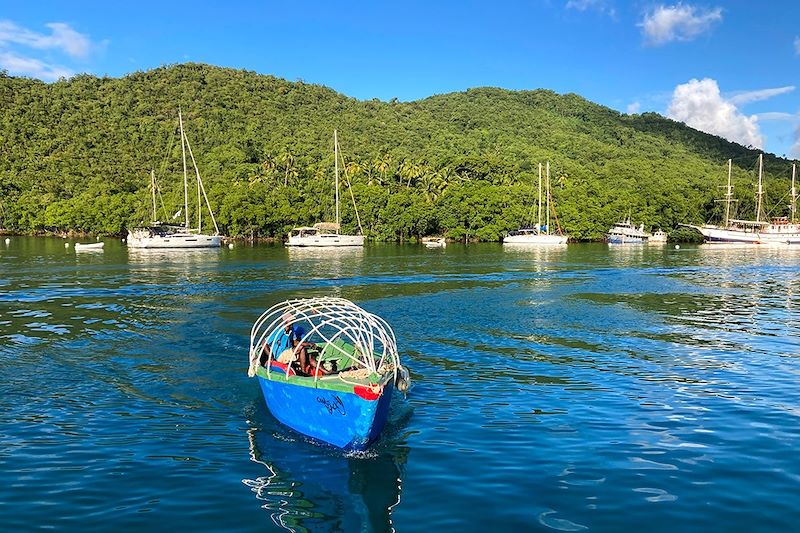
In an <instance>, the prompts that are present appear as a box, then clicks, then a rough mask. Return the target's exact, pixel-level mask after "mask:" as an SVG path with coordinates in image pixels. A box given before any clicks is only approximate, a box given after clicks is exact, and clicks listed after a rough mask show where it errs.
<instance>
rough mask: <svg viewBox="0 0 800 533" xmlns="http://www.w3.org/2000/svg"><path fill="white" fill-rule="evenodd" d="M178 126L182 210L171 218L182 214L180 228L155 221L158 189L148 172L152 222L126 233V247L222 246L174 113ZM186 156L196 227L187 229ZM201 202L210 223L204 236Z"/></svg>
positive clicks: (153, 177) (179, 114) (190, 151)
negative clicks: (191, 170)
mask: <svg viewBox="0 0 800 533" xmlns="http://www.w3.org/2000/svg"><path fill="white" fill-rule="evenodd" d="M178 127H179V131H180V138H181V153H182V159H183V199H184V204H183V209H182V210H180V211H178V212H177V213H176V214H175V216H174V217H173V218H176V217H178V216H180V214H181V211H182V212H183V214H184V224H183V226H180V225H177V224H171V223H169V222H160V221H158V220H157V219H158V210H157V208H156V196H157V194H158V187H157V185H156V178H155V172H151V173H150V188H151V194H152V200H153V222H151V223H150V225H148V226H145V227H141V228H135V229H132V230H131V231H129V232H128V239H127V244H128V247H129V248H145V249H173V248H174V249H187V248H219V247H220V245H221V243H222V237H221V236H220V235H219V226H217V220H216V218H215V217H214V212H213V211H212V210H211V204H210V203H209V201H208V196H207V195H206V189H205V187H204V186H203V180H202V178H201V177H200V170H199V169H198V168H197V162H196V161H195V159H194V153H193V152H192V147H191V145H190V144H189V138H188V137H187V136H186V132H185V131H184V129H183V116H182V115H181V112H180V110H179V111H178ZM187 152H188V153H189V156H190V157H191V160H192V164H193V165H194V172H195V176H196V181H197V209H196V211H197V228H190V227H189V218H190V217H189V180H188V174H187V167H186V153H187ZM201 196H202V199H205V205H206V207H207V208H208V213H209V214H210V215H211V222H212V223H213V224H214V234H213V235H207V234H204V233H203V231H202V228H203V217H202V211H203V210H202V202H201ZM162 204H163V200H162Z"/></svg>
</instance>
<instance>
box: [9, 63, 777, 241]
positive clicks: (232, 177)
mask: <svg viewBox="0 0 800 533" xmlns="http://www.w3.org/2000/svg"><path fill="white" fill-rule="evenodd" d="M179 105H180V106H181V108H182V109H183V116H184V122H185V125H186V131H187V136H188V138H189V140H190V142H191V143H192V149H193V152H194V155H195V157H196V158H197V161H198V166H199V169H200V172H201V174H202V176H203V181H204V183H205V187H206V190H207V191H208V195H209V198H210V202H211V205H212V207H213V208H214V211H215V213H216V215H217V219H218V222H219V224H220V228H221V231H222V232H223V233H224V234H226V235H230V236H258V237H270V236H280V235H281V234H283V233H285V232H286V231H287V230H288V229H289V228H291V227H292V226H295V225H301V224H308V223H313V222H316V221H320V220H323V219H327V220H330V219H332V216H333V161H334V158H333V141H332V132H333V130H334V128H336V129H338V131H339V139H340V145H341V149H342V152H343V156H344V158H345V160H346V161H347V178H346V179H349V180H350V182H351V183H352V190H353V193H354V195H355V198H356V202H357V206H358V210H359V214H360V215H361V219H362V222H363V224H364V229H365V231H366V232H367V234H368V235H369V236H370V237H371V238H374V239H379V240H393V239H403V238H409V237H413V236H418V235H426V234H434V233H446V234H447V235H448V236H450V237H452V238H458V239H463V238H467V239H482V240H497V239H499V238H500V237H501V236H502V235H503V233H504V232H506V231H508V230H510V229H514V228H516V227H518V226H520V225H524V224H529V223H531V222H532V221H533V220H534V219H535V210H534V208H533V207H534V204H535V203H536V201H535V200H536V180H537V167H538V163H544V162H546V161H550V167H551V177H552V178H551V179H552V184H553V192H552V194H553V198H554V201H555V204H556V206H557V207H556V213H557V217H558V223H559V224H560V226H561V227H562V228H563V229H564V230H565V231H567V232H568V233H569V234H570V235H571V236H573V237H574V238H577V239H597V238H600V237H601V235H602V233H603V232H604V231H605V230H606V229H607V228H608V226H609V225H610V224H611V223H613V222H616V221H617V220H618V219H620V218H621V217H624V216H626V215H627V214H628V213H629V212H630V213H631V214H632V218H633V222H634V223H639V222H644V223H645V224H647V225H648V226H653V227H662V228H673V227H675V226H676V225H677V224H678V223H681V222H703V221H706V220H709V219H713V218H714V217H715V216H716V217H717V218H718V214H719V212H720V209H721V206H720V204H719V203H717V202H715V199H717V198H719V197H720V196H721V192H722V191H721V190H720V189H719V186H720V185H722V184H723V183H724V180H725V177H726V172H727V170H726V161H727V159H728V158H732V159H733V165H734V182H735V191H736V196H737V198H738V199H739V202H738V208H739V212H740V214H741V215H743V216H747V215H749V214H750V213H751V212H752V210H753V204H754V199H753V185H754V181H755V166H756V160H757V155H758V152H757V151H756V150H753V149H747V148H744V147H742V146H739V145H737V144H733V143H730V142H728V141H725V140H724V139H721V138H719V137H714V136H711V135H707V134H704V133H700V132H698V131H696V130H693V129H691V128H688V127H686V126H684V125H683V124H680V123H676V122H673V121H671V120H668V119H665V118H663V117H661V116H659V115H656V114H652V113H645V114H643V115H632V116H629V115H623V114H620V113H618V112H616V111H613V110H611V109H608V108H606V107H602V106H599V105H596V104H593V103H591V102H589V101H587V100H585V99H583V98H581V97H579V96H577V95H574V94H566V95H558V94H556V93H553V92H551V91H547V90H536V91H507V90H502V89H493V88H481V89H471V90H469V91H466V92H463V93H452V94H445V95H438V96H432V97H430V98H427V99H424V100H420V101H416V102H408V103H403V102H397V101H391V102H381V101H378V100H369V101H359V100H355V99H352V98H348V97H346V96H344V95H341V94H338V93H336V92H334V91H332V90H330V89H328V88H325V87H322V86H318V85H310V84H306V83H303V82H289V81H285V80H282V79H278V78H275V77H272V76H263V75H258V74H255V73H253V72H246V71H240V70H231V69H224V68H217V67H213V66H208V65H199V64H183V65H176V66H170V67H163V68H159V69H155V70H152V71H149V72H137V73H135V74H131V75H129V76H126V77H124V78H121V79H114V78H97V77H95V76H90V75H80V76H76V77H74V78H71V79H69V80H62V81H59V82H56V83H52V84H45V83H42V82H40V81H36V80H31V79H25V78H15V77H10V76H8V75H7V74H5V73H3V72H0V227H5V228H6V229H10V230H15V231H20V232H29V231H67V230H77V231H88V232H98V233H106V234H123V233H124V232H125V229H126V228H129V227H133V226H136V225H139V224H141V223H143V222H149V221H150V219H151V214H150V209H151V207H150V205H151V204H150V191H149V185H150V171H151V169H155V172H156V179H157V180H158V183H159V185H160V187H161V189H162V191H163V192H164V202H165V204H166V209H167V210H168V211H170V213H169V216H171V215H172V213H174V212H175V211H177V210H178V209H179V208H180V206H181V205H182V204H183V188H182V187H183V185H182V184H183V181H182V179H183V178H182V167H181V155H180V144H179V141H178V137H177V134H176V127H177V109H178V106H179ZM764 164H765V172H766V175H767V182H766V187H767V191H768V198H767V201H766V205H767V208H768V210H772V214H773V215H777V214H785V213H786V212H787V211H788V208H787V207H786V204H787V200H786V195H787V193H788V188H789V179H790V172H791V170H790V163H789V162H788V161H786V160H783V159H778V158H775V157H773V156H767V157H765V163H764ZM343 178H344V176H343ZM193 194H194V193H193ZM190 202H192V203H194V202H196V200H190ZM342 216H343V224H344V226H345V228H347V229H353V228H354V226H355V223H356V222H355V215H354V212H353V208H352V205H351V203H350V202H349V193H348V192H347V189H346V187H345V188H343V189H342ZM159 217H160V218H162V219H163V218H164V214H163V213H160V214H159ZM205 220H207V221H208V222H209V223H210V220H208V217H207V216H206V217H205Z"/></svg>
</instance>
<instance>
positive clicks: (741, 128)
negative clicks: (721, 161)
mask: <svg viewBox="0 0 800 533" xmlns="http://www.w3.org/2000/svg"><path fill="white" fill-rule="evenodd" d="M667 116H668V117H670V118H672V119H674V120H679V121H681V122H683V123H685V124H686V125H687V126H691V127H693V128H695V129H698V130H700V131H704V132H706V133H711V134H713V135H719V136H720V137H724V138H726V139H728V140H730V141H734V142H737V143H739V144H742V145H745V146H755V147H757V148H763V147H764V137H763V135H762V134H761V131H760V129H759V127H758V117H756V116H755V115H753V116H749V117H748V116H745V115H744V114H742V113H741V112H740V111H739V109H737V107H736V105H735V104H734V103H733V102H731V101H730V100H726V99H724V98H723V97H722V95H721V94H720V91H719V86H718V85H717V82H716V81H715V80H712V79H709V78H705V79H703V80H696V79H693V80H690V81H689V82H688V83H684V84H681V85H678V86H677V87H675V91H674V92H673V94H672V103H671V104H670V106H669V109H668V110H667Z"/></svg>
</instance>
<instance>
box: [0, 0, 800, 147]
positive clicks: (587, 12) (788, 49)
mask: <svg viewBox="0 0 800 533" xmlns="http://www.w3.org/2000/svg"><path fill="white" fill-rule="evenodd" d="M185 61H195V62H203V63H210V64H214V65H220V66H226V67H234V68H243V69H247V70H253V71H256V72H259V73H262V74H273V75H275V76H279V77H283V78H287V79H289V80H298V79H302V80H304V81H306V82H309V83H318V84H322V85H326V86H328V87H331V88H333V89H334V90H336V91H339V92H342V93H344V94H346V95H348V96H352V97H355V98H359V99H370V98H379V99H381V100H389V99H391V98H395V97H396V98H399V99H400V100H403V101H408V100H415V99H420V98H425V97H427V96H430V95H432V94H439V93H446V92H452V91H462V90H465V89H467V88H470V87H479V86H494V87H503V88H507V89H537V88H546V89H552V90H554V91H557V92H559V93H567V92H574V93H577V94H580V95H581V96H584V97H586V98H588V99H589V100H592V101H594V102H598V103H600V104H603V105H607V106H609V107H612V108H614V109H617V110H619V111H621V112H640V113H641V112H644V111H655V112H658V113H661V114H664V115H666V116H670V117H672V118H675V119H676V120H680V121H683V122H686V123H687V124H689V125H691V126H693V127H696V128H697V129H701V130H703V131H708V132H710V133H714V134H717V135H721V136H723V137H726V138H728V139H731V140H734V141H736V142H740V143H742V144H745V145H753V146H758V147H761V148H764V149H765V150H766V151H768V152H772V153H775V154H778V155H784V154H785V155H787V156H792V157H800V87H798V85H800V80H799V79H798V78H799V77H800V76H798V73H799V72H800V6H799V5H798V4H797V0H768V1H762V2H752V1H751V0H750V1H744V0H735V1H716V2H715V1H711V2H695V1H686V2H651V1H636V0H634V1H629V2H624V1H621V0H528V1H502V0H494V1H486V2H477V1H474V2H473V1H469V0H461V1H439V2H437V1H434V0H430V1H416V0H414V1H407V2H391V3H389V2H378V1H375V2H341V3H337V2H330V1H327V2H308V1H281V2H273V1H263V2H242V1H237V0H228V1H226V2H203V1H196V2H185V3H184V2H169V1H161V2H150V1H147V0H140V1H137V2H107V1H105V2H100V1H98V2H80V1H73V2H49V1H36V2H8V1H6V0H0V68H2V69H5V70H7V71H8V72H9V74H12V75H20V76H30V77H36V78H40V79H43V80H45V81H52V80H54V79H57V78H58V77H60V76H65V77H69V76H70V75H72V74H75V73H80V72H89V73H92V74H96V75H108V76H115V77H116V76H123V75H125V74H127V73H130V72H134V71H137V70H147V69H150V68H154V67H158V66H160V65H165V64H172V63H181V62H185Z"/></svg>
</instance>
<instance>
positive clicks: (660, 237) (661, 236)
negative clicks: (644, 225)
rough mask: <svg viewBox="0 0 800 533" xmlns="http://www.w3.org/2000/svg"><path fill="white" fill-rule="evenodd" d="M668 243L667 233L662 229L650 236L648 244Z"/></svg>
mask: <svg viewBox="0 0 800 533" xmlns="http://www.w3.org/2000/svg"><path fill="white" fill-rule="evenodd" d="M666 242H667V232H665V231H662V230H660V229H659V230H656V231H654V232H653V234H652V235H651V236H650V238H649V239H647V244H664V243H666Z"/></svg>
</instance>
